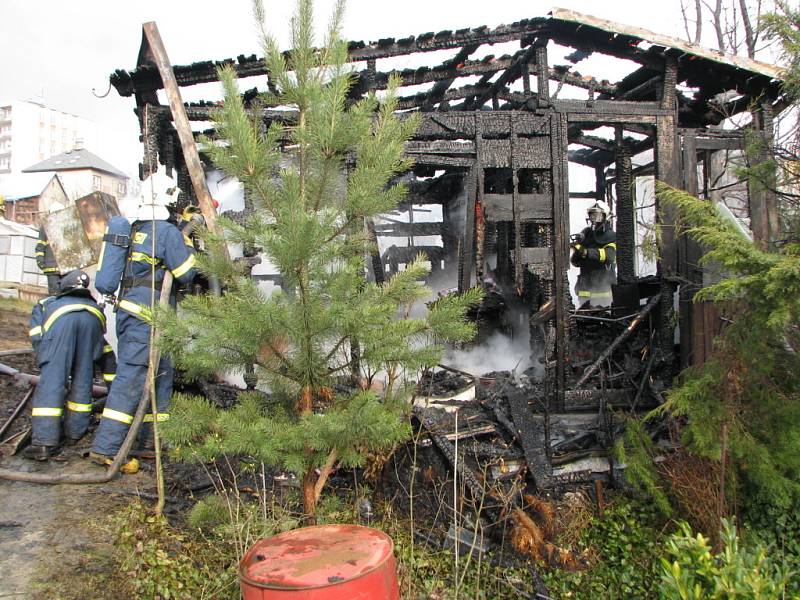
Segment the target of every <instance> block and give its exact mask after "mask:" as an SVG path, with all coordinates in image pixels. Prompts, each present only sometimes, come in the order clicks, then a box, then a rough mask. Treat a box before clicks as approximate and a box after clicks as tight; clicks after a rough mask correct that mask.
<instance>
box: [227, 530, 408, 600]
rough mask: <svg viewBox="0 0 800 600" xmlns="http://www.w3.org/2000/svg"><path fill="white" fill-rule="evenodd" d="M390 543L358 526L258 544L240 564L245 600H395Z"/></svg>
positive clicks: (297, 534) (284, 536)
mask: <svg viewBox="0 0 800 600" xmlns="http://www.w3.org/2000/svg"><path fill="white" fill-rule="evenodd" d="M393 547H394V544H393V543H392V538H390V537H389V536H388V535H386V534H385V533H383V532H382V531H378V530H377V529H372V528H370V527H362V526H361V525H319V526H317V527H304V528H301V529H294V530H292V531H287V532H285V533H281V534H280V535H276V536H274V537H271V538H267V539H265V540H260V541H258V542H256V544H255V545H254V546H253V547H252V548H250V550H249V551H248V552H247V554H246V555H245V557H244V558H243V559H242V562H241V563H239V580H240V581H241V586H242V596H243V598H244V600H289V599H291V600H320V599H322V598H324V600H399V598H400V589H399V587H398V585H397V568H396V564H395V560H394V554H393Z"/></svg>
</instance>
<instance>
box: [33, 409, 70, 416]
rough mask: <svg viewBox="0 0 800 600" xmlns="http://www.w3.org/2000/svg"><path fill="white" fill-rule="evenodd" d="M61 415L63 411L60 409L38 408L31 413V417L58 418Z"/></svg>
mask: <svg viewBox="0 0 800 600" xmlns="http://www.w3.org/2000/svg"><path fill="white" fill-rule="evenodd" d="M62 414H64V411H63V410H62V409H60V408H46V407H39V408H34V409H33V410H32V411H31V416H32V417H60V416H61V415H62Z"/></svg>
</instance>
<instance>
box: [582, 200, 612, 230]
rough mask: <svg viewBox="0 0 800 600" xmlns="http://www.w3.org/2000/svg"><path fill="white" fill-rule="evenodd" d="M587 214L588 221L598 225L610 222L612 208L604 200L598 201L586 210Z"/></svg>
mask: <svg viewBox="0 0 800 600" xmlns="http://www.w3.org/2000/svg"><path fill="white" fill-rule="evenodd" d="M586 212H587V214H588V215H589V219H588V221H589V222H590V223H593V224H597V223H603V222H605V221H607V220H608V217H609V215H610V214H611V208H610V207H609V206H608V204H607V203H606V202H604V201H603V200H597V201H596V202H595V203H594V204H593V205H592V206H590V207H589V208H587V209H586ZM601 215H602V216H601Z"/></svg>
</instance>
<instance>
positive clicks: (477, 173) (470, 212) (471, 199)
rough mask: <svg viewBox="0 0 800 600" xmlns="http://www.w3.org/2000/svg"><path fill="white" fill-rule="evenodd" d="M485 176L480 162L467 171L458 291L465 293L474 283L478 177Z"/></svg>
mask: <svg viewBox="0 0 800 600" xmlns="http://www.w3.org/2000/svg"><path fill="white" fill-rule="evenodd" d="M481 176H483V169H482V168H481V166H480V164H476V165H473V166H472V168H470V170H469V171H467V200H466V202H467V210H466V212H467V214H466V222H465V223H464V236H463V237H462V238H460V239H461V240H463V241H462V242H461V247H460V248H459V250H460V252H459V261H460V267H461V269H460V272H459V281H458V291H459V293H463V292H464V291H466V290H468V289H469V288H470V287H471V285H472V267H473V265H474V264H475V200H476V190H477V187H478V186H477V183H478V177H481Z"/></svg>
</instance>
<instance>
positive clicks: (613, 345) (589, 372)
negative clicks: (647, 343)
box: [575, 295, 661, 388]
mask: <svg viewBox="0 0 800 600" xmlns="http://www.w3.org/2000/svg"><path fill="white" fill-rule="evenodd" d="M659 300H661V296H660V295H655V296H653V297H652V298H650V301H649V302H648V303H647V304H646V305H645V307H644V308H643V309H642V310H641V311H640V312H639V314H638V315H636V317H635V318H634V319H633V321H631V324H630V325H628V326H627V327H626V328H625V331H623V332H622V333H620V334H619V335H618V336H617V339H615V340H614V341H613V342H611V345H609V346H608V348H606V349H605V350H604V351H603V353H602V354H601V355H600V356H599V357H598V358H597V360H596V361H594V362H593V363H592V364H591V365H590V366H589V367H588V368H587V369H586V370H585V371H584V372H583V375H581V378H580V379H579V380H578V383H576V384H575V387H576V388H580V387H581V386H583V384H585V383H586V381H587V380H588V379H589V377H591V376H592V375H594V373H595V372H596V371H597V369H599V368H600V365H602V364H603V362H604V361H605V360H606V359H607V358H608V357H609V356H611V354H612V353H613V352H614V350H616V349H617V348H618V347H619V346H620V344H622V342H624V341H625V340H626V339H628V337H629V336H630V335H631V334H632V333H633V332H634V331H635V330H636V328H637V327H638V326H639V324H640V323H641V322H642V321H643V320H644V318H645V317H646V316H647V315H648V314H649V313H650V311H651V310H653V309H654V308H655V306H656V305H657V304H658V302H659Z"/></svg>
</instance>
